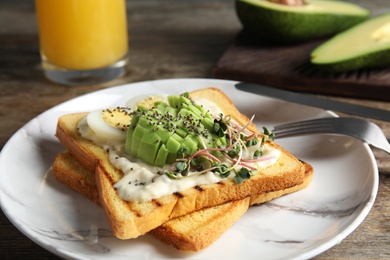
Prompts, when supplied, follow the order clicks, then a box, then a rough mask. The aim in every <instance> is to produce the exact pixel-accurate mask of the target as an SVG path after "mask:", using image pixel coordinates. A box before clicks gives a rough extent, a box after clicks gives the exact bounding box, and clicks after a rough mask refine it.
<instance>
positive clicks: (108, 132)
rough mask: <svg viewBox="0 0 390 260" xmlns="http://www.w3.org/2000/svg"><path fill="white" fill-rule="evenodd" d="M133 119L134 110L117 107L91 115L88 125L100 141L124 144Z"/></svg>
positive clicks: (88, 116) (88, 118)
mask: <svg viewBox="0 0 390 260" xmlns="http://www.w3.org/2000/svg"><path fill="white" fill-rule="evenodd" d="M131 119H132V110H131V109H130V108H127V107H117V108H113V109H104V110H97V111H93V112H91V113H89V114H88V115H87V124H88V126H89V127H90V128H91V130H92V131H93V132H94V133H95V134H96V136H97V137H98V138H99V139H103V140H106V141H114V142H116V141H118V142H124V141H125V140H126V130H127V128H128V127H129V125H130V123H131Z"/></svg>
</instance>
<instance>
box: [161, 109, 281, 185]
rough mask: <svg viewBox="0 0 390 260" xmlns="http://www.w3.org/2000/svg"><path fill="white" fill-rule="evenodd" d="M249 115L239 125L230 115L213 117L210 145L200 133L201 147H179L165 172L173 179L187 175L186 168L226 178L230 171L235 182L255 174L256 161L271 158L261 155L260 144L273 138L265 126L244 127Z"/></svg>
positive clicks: (261, 148) (261, 147)
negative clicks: (259, 128) (258, 128)
mask: <svg viewBox="0 0 390 260" xmlns="http://www.w3.org/2000/svg"><path fill="white" fill-rule="evenodd" d="M253 118H254V117H252V118H251V119H250V120H249V122H248V123H247V124H246V125H244V126H241V125H240V124H239V123H237V122H236V121H234V120H233V119H232V118H231V117H230V116H223V114H220V115H219V117H217V118H215V119H214V124H213V125H212V128H211V130H210V131H211V133H212V134H213V146H212V147H210V145H209V146H207V145H206V142H205V140H204V139H203V138H202V136H198V138H199V141H200V143H201V144H202V147H201V148H200V149H199V150H197V151H196V152H195V153H193V154H192V155H188V154H187V152H188V150H189V149H188V148H187V147H185V146H184V147H182V148H181V149H179V151H178V155H179V159H177V161H176V162H175V163H174V164H173V165H172V167H171V168H170V169H169V170H167V171H166V172H165V174H166V175H167V176H168V177H170V178H173V179H177V178H183V177H186V176H188V174H189V172H190V171H193V172H196V173H197V174H203V173H206V172H214V173H216V174H219V175H220V176H221V177H222V178H228V177H229V176H230V175H231V174H232V173H234V181H235V182H236V183H237V184H241V183H242V182H244V181H245V180H247V179H249V178H250V177H251V176H252V175H254V174H256V172H257V170H258V165H257V163H258V162H260V161H265V160H269V159H271V158H272V157H263V155H264V153H263V147H264V144H265V143H266V142H267V141H273V140H274V138H275V136H274V134H273V133H271V132H270V131H269V130H268V129H267V128H266V127H264V128H263V134H258V133H254V132H252V131H250V130H249V129H248V127H249V125H250V124H251V123H252V121H253ZM221 138H222V139H223V138H224V141H221V140H222V139H221ZM225 139H226V140H225ZM218 140H219V142H218ZM218 144H219V145H218Z"/></svg>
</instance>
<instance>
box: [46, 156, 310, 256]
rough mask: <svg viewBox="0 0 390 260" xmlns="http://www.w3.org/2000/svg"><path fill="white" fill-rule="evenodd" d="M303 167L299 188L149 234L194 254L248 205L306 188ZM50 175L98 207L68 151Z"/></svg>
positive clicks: (92, 187) (91, 183)
mask: <svg viewBox="0 0 390 260" xmlns="http://www.w3.org/2000/svg"><path fill="white" fill-rule="evenodd" d="M304 165H305V179H304V182H303V183H302V184H300V185H297V186H294V187H291V188H287V189H284V190H279V191H274V192H268V193H264V194H259V195H257V196H254V197H251V198H245V199H242V200H236V201H231V202H227V203H225V204H222V205H218V206H214V207H209V208H205V209H201V210H198V211H194V212H192V213H189V214H187V215H184V216H181V217H177V218H174V219H171V220H168V221H167V222H165V223H163V224H162V225H161V226H159V227H157V228H155V229H153V230H151V231H150V232H149V234H151V235H152V236H154V237H156V238H157V239H159V240H161V241H162V242H164V243H166V244H168V245H171V246H173V247H174V248H176V249H178V250H181V251H192V252H197V251H199V250H202V249H204V248H206V247H208V246H210V245H211V244H212V243H213V242H215V241H216V240H217V239H218V238H219V237H220V236H222V234H223V233H224V232H225V231H226V230H228V229H229V228H230V227H231V226H232V225H233V224H234V222H236V221H237V220H238V219H239V218H240V217H241V216H242V215H243V214H244V213H245V212H246V211H247V209H248V207H249V206H251V205H259V204H261V203H265V202H267V201H270V200H273V199H275V198H278V197H281V196H283V195H286V194H290V193H293V192H296V191H299V190H301V189H303V188H306V187H307V186H308V185H309V184H310V182H311V178H312V176H313V167H312V166H311V165H310V164H307V163H304ZM52 174H53V176H54V177H55V178H56V179H57V180H58V181H59V182H61V183H63V184H64V185H65V186H67V187H69V188H70V189H72V190H74V191H76V192H78V193H80V194H81V195H83V196H84V197H86V198H88V199H89V200H91V201H92V202H94V203H96V204H98V205H100V199H99V192H98V189H97V185H96V181H95V173H94V172H93V171H90V170H88V169H86V168H85V167H84V166H82V165H81V164H80V163H79V162H78V161H77V160H76V159H75V158H74V157H73V156H72V155H71V154H70V153H69V152H63V153H60V154H58V155H57V156H56V158H55V160H54V163H53V167H52Z"/></svg>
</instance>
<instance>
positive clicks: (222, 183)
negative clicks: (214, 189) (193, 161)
mask: <svg viewBox="0 0 390 260" xmlns="http://www.w3.org/2000/svg"><path fill="white" fill-rule="evenodd" d="M217 184H219V185H222V186H223V185H225V183H224V182H222V181H219V182H217Z"/></svg>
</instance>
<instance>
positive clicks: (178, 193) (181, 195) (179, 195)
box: [173, 192, 184, 199]
mask: <svg viewBox="0 0 390 260" xmlns="http://www.w3.org/2000/svg"><path fill="white" fill-rule="evenodd" d="M173 195H175V196H176V197H177V198H179V199H181V198H183V197H184V196H183V194H181V193H180V192H175V193H173Z"/></svg>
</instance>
